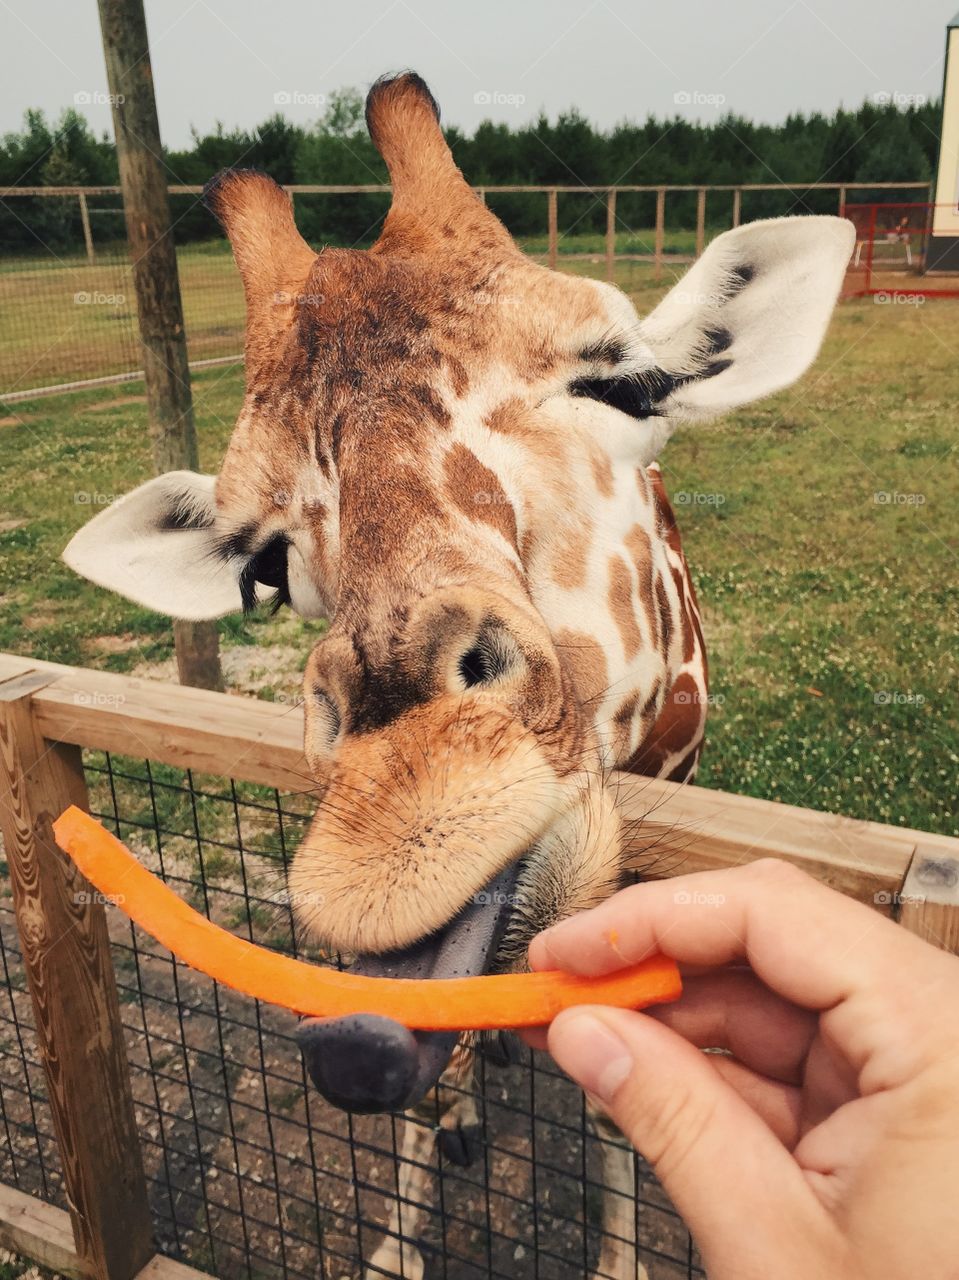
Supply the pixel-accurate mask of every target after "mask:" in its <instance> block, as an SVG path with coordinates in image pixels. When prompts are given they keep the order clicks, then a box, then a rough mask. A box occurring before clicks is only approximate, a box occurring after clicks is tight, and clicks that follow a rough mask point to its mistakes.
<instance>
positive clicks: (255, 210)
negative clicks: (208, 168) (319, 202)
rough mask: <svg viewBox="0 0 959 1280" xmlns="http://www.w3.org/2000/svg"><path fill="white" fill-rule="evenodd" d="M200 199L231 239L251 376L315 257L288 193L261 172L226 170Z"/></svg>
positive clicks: (286, 320) (290, 311)
mask: <svg viewBox="0 0 959 1280" xmlns="http://www.w3.org/2000/svg"><path fill="white" fill-rule="evenodd" d="M203 203H204V204H205V205H206V207H207V208H208V209H209V210H210V212H211V213H212V214H214V216H215V217H216V218H217V219H218V220H219V222H220V223H221V224H222V226H223V229H224V231H225V232H226V234H227V236H228V237H229V240H230V247H231V248H232V250H233V257H234V258H235V259H236V265H237V267H238V268H239V271H240V277H241V279H242V281H243V292H244V293H245V295H246V361H247V372H248V375H249V374H250V373H252V372H255V370H256V369H257V367H258V366H259V365H260V364H261V363H262V362H263V361H264V360H268V359H270V357H271V356H272V355H273V353H274V351H275V348H276V344H277V341H278V340H279V339H280V338H281V337H282V336H283V334H284V333H285V332H286V331H287V329H288V328H289V326H290V323H291V321H292V318H293V315H294V314H295V307H296V303H297V300H298V299H299V298H300V297H301V296H302V295H303V294H304V293H306V292H308V290H307V289H306V288H305V286H306V282H307V279H308V277H309V275H310V272H311V270H312V268H313V264H314V263H315V262H316V256H317V255H316V254H315V253H314V252H313V250H312V249H311V248H310V246H309V245H308V244H307V243H306V241H305V240H304V239H303V237H302V236H301V235H300V233H299V231H297V229H296V223H295V222H294V220H293V204H292V202H291V200H290V197H289V196H288V195H287V193H286V192H285V191H284V190H283V188H282V187H281V186H279V185H278V184H277V183H275V182H274V181H273V179H272V178H270V177H268V176H267V174H265V173H258V172H257V171H256V170H255V169H224V170H223V171H222V172H221V173H218V174H217V175H216V177H214V178H211V179H210V181H209V182H208V183H207V184H206V186H205V187H204V188H203Z"/></svg>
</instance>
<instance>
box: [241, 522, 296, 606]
mask: <svg viewBox="0 0 959 1280" xmlns="http://www.w3.org/2000/svg"><path fill="white" fill-rule="evenodd" d="M289 546H290V540H289V538H287V536H286V535H285V534H283V533H278V534H277V535H276V536H275V537H273V538H271V539H270V541H269V542H268V543H267V544H266V545H265V546H263V547H261V548H260V550H259V551H257V552H256V554H255V555H253V556H251V558H250V559H249V560H248V561H247V562H246V564H245V565H244V566H243V569H242V571H241V573H240V597H241V599H242V600H243V612H244V613H250V612H251V610H253V609H255V608H256V605H257V590H256V589H257V586H258V585H260V586H264V587H273V588H275V591H274V594H273V597H272V599H271V600H270V609H271V611H272V612H273V613H276V611H277V610H278V609H280V608H281V607H282V606H283V605H285V604H289V603H290V584H289V580H288V578H287V551H288V549H289Z"/></svg>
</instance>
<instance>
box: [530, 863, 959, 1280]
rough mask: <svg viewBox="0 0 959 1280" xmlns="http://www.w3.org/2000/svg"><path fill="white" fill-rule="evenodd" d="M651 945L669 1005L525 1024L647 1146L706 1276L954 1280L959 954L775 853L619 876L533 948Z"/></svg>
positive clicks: (607, 967)
mask: <svg viewBox="0 0 959 1280" xmlns="http://www.w3.org/2000/svg"><path fill="white" fill-rule="evenodd" d="M657 950H660V951H663V952H665V953H666V954H667V955H670V956H673V957H674V958H675V959H676V960H677V961H678V962H679V964H680V966H681V967H682V968H683V970H684V973H685V975H686V976H685V992H684V995H683V997H682V999H681V1000H680V1001H679V1002H678V1003H677V1004H675V1005H669V1006H662V1007H660V1008H657V1009H651V1010H649V1011H647V1012H646V1013H633V1012H630V1011H627V1010H615V1009H608V1008H593V1007H590V1008H585V1007H579V1008H576V1009H570V1010H567V1011H566V1012H564V1013H562V1014H560V1015H559V1016H558V1017H557V1018H556V1019H555V1021H554V1022H553V1023H552V1025H551V1026H550V1028H549V1030H548V1033H547V1032H537V1033H534V1034H531V1035H530V1036H529V1037H528V1038H529V1039H530V1040H531V1042H532V1043H535V1044H537V1045H538V1047H543V1046H544V1045H545V1046H546V1047H548V1048H549V1051H550V1053H551V1054H552V1055H553V1057H554V1058H555V1060H556V1062H557V1063H558V1064H559V1065H560V1067H562V1068H563V1069H564V1070H565V1071H566V1072H568V1074H569V1075H571V1076H572V1077H573V1078H574V1079H575V1080H577V1081H578V1082H579V1083H580V1084H581V1085H582V1086H583V1088H584V1089H585V1090H586V1091H587V1092H588V1093H590V1094H591V1095H592V1096H593V1097H594V1098H595V1099H596V1100H597V1101H598V1102H599V1103H600V1105H602V1106H603V1107H604V1109H605V1110H606V1111H607V1112H608V1113H609V1114H610V1116H611V1117H612V1118H613V1120H614V1121H615V1122H616V1123H617V1124H618V1125H619V1127H620V1128H621V1129H622V1131H623V1133H624V1134H625V1135H626V1137H627V1138H629V1140H630V1141H631V1142H632V1143H633V1144H634V1146H636V1147H637V1148H638V1150H639V1151H640V1152H641V1153H642V1155H644V1156H645V1157H646V1159H647V1160H648V1161H649V1162H650V1163H651V1164H652V1166H653V1168H654V1169H655V1171H656V1174H657V1176H658V1177H659V1179H660V1180H661V1182H662V1184H663V1186H664V1187H665V1189H666V1191H667V1193H668V1194H669V1195H670V1197H671V1199H672V1200H673V1203H674V1204H675V1205H676V1208H677V1209H678V1210H679V1212H680V1213H681V1214H682V1215H683V1217H684V1218H685V1220H686V1222H687V1223H688V1225H689V1227H690V1230H691V1231H692V1233H693V1236H694V1238H695V1239H696V1242H697V1244H698V1245H699V1248H700V1250H701V1252H702V1255H703V1259H704V1262H705V1265H706V1270H707V1273H708V1275H709V1276H710V1278H711V1280H733V1278H734V1277H735V1280H819V1278H820V1277H822V1280H847V1278H849V1280H852V1278H854V1277H855V1278H857V1280H858V1278H860V1277H861V1278H862V1280H866V1277H869V1278H870V1280H872V1278H874V1277H876V1276H882V1277H884V1280H898V1278H899V1277H902V1278H903V1280H906V1277H909V1280H912V1278H913V1277H917V1276H921V1277H923V1280H945V1278H946V1277H949V1278H956V1277H959V1216H957V1215H956V1213H955V1211H954V1198H955V1187H956V1186H957V1185H959V960H957V959H956V958H955V957H954V956H951V955H948V954H946V953H945V952H941V951H937V950H936V949H935V948H933V947H932V946H930V945H929V944H927V943H925V942H922V941H921V940H920V939H918V938H916V937H915V936H914V935H913V934H910V933H908V932H907V931H906V930H904V929H902V928H901V927H899V926H898V925H896V924H894V923H892V922H891V921H889V920H886V919H883V918H882V917H881V916H880V915H878V914H877V913H876V912H874V911H871V910H870V909H869V908H867V907H865V906H862V905H860V904H859V903H856V902H852V901H850V900H848V899H846V898H844V897H842V896H841V895H840V894H838V893H835V892H834V891H832V890H830V889H827V888H825V887H823V886H822V885H820V884H818V883H817V882H816V881H814V880H812V879H811V878H809V877H808V876H806V875H805V874H804V873H802V872H801V871H798V870H796V869H795V868H794V867H791V866H789V865H788V864H786V863H782V862H775V861H772V860H767V861H761V862H757V863H754V864H752V865H751V866H748V867H743V868H737V869H734V870H729V871H718V872H710V873H705V874H702V875H691V876H683V877H679V878H676V879H673V880H669V881H659V882H653V883H646V884H641V885H636V886H634V887H633V888H630V889H626V890H624V891H623V892H622V893H619V894H617V895H616V896H615V897H613V898H611V899H609V900H608V901H607V902H605V903H603V904H602V905H601V906H599V907H595V908H594V909H593V910H591V911H587V912H584V913H582V914H581V915H578V916H575V917H573V918H571V919H570V920H567V921H564V922H563V923H562V924H559V925H556V926H554V927H553V928H551V929H549V930H547V931H546V932H545V933H544V934H541V935H540V936H539V937H538V938H536V939H534V941H533V943H532V944H531V946H530V963H531V965H532V967H533V968H534V969H555V968H559V969H564V970H567V971H568V972H571V973H579V974H601V973H610V972H612V971H614V970H615V969H618V968H622V967H623V966H625V965H628V964H632V963H634V962H636V961H638V960H641V959H642V958H643V957H644V956H647V955H649V954H650V953H651V952H653V951H657ZM706 1047H709V1048H719V1049H723V1050H726V1051H727V1055H728V1056H722V1055H719V1054H710V1055H706V1054H703V1053H701V1052H699V1051H698V1050H699V1049H702V1048H706Z"/></svg>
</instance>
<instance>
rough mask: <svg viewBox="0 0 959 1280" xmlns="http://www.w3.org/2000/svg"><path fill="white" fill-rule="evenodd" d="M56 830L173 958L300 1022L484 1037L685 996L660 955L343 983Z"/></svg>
mask: <svg viewBox="0 0 959 1280" xmlns="http://www.w3.org/2000/svg"><path fill="white" fill-rule="evenodd" d="M53 830H54V834H55V835H56V838H57V843H58V844H59V845H60V847H61V848H62V849H63V850H64V851H65V852H66V853H68V854H69V855H70V857H71V858H72V859H73V861H74V862H75V863H76V865H77V867H78V868H79V870H80V871H81V872H82V874H83V875H84V876H86V878H87V879H88V880H89V881H90V883H91V884H92V885H93V886H94V887H95V888H96V889H99V891H100V892H101V893H102V894H103V895H104V896H105V897H107V898H109V900H110V901H112V902H115V903H116V905H117V906H118V907H119V908H120V910H121V911H123V912H124V913H125V914H126V915H128V916H129V917H130V919H131V920H133V921H134V922H135V923H136V924H138V925H140V926H141V927H142V928H143V929H145V930H146V931H147V933H149V934H151V935H152V936H153V937H154V938H156V940H157V941H158V942H159V943H161V944H162V945H163V946H164V947H166V948H167V949H168V950H169V951H172V952H173V954H174V955H176V956H179V958H180V959H181V960H183V961H184V962H185V963H186V964H188V965H190V966H191V967H192V968H194V969H199V970H200V972H201V973H205V974H207V975H208V976H209V977H211V978H214V979H215V980H216V981H217V982H221V983H223V984H224V985H225V986H228V987H232V988H234V990H236V991H241V992H243V993H244V994H245V995H248V996H254V997H255V998H256V999H257V1000H265V1001H267V1002H268V1003H269V1004H278V1005H282V1006H283V1007H284V1008H287V1009H292V1010H294V1011H295V1012H296V1013H301V1014H310V1015H312V1016H314V1017H321V1018H328V1017H330V1018H332V1017H341V1016H343V1015H344V1014H353V1013H378V1014H382V1015H383V1016H384V1017H387V1018H393V1019H394V1020H395V1021H397V1022H400V1023H402V1024H403V1025H404V1026H406V1027H409V1028H411V1029H413V1030H420V1031H482V1030H492V1029H495V1028H499V1027H534V1026H542V1025H543V1024H545V1023H548V1022H551V1021H552V1019H553V1018H555V1017H556V1015H557V1014H558V1013H559V1012H560V1010H562V1009H568V1008H569V1007H570V1006H571V1005H576V1004H607V1005H613V1006H616V1007H618V1008H624V1009H639V1008H643V1007H644V1006H646V1005H651V1004H663V1003H665V1002H667V1001H669V1000H675V999H677V997H678V996H679V995H680V993H681V991H682V983H681V981H680V977H679V970H678V969H677V968H676V963H675V961H673V960H670V959H669V958H668V957H666V956H662V955H656V956H650V957H649V959H647V960H643V961H642V962H641V963H640V964H637V965H633V966H632V967H631V968H629V969H622V970H620V971H619V972H618V973H614V974H611V975H610V976H608V977H602V978H581V977H576V976H575V975H573V974H567V973H560V972H559V971H555V972H549V973H521V974H494V975H490V976H487V977H481V978H427V979H413V978H368V977H363V976H362V975H360V974H351V973H340V972H338V971H337V970H335V969H331V968H326V967H324V966H322V965H314V964H307V963H305V962H304V961H302V960H294V959H292V958H291V957H290V956H283V955H278V954H277V953H276V952H273V951H267V950H266V948H264V947H259V946H256V945H255V944H254V943H252V942H247V941H245V940H244V939H243V938H237V937H236V936H235V935H234V934H232V933H227V932H226V930H225V929H221V928H220V927H219V926H218V925H215V924H213V923H212V922H211V921H210V920H207V918H206V917H205V916H202V915H200V913H199V912H198V911H194V910H193V908H192V907H191V906H189V905H188V904H187V903H186V902H184V901H183V899H182V898H180V897H178V896H177V894H175V893H174V892H173V890H172V889H169V888H167V886H166V885H165V884H164V883H163V882H162V880H159V879H158V878H157V877H156V876H155V875H153V873H152V872H151V871H148V870H147V869H146V867H144V866H141V864H140V863H139V862H138V861H137V859H136V858H135V857H134V856H133V854H132V853H130V851H129V850H128V849H127V848H126V847H125V846H124V845H123V844H121V842H120V841H119V840H117V838H116V837H115V836H113V835H111V834H110V833H109V832H108V831H105V830H104V828H103V827H102V826H101V825H100V823H99V822H97V821H96V820H95V819H94V818H91V817H90V815H89V814H88V813H84V812H83V810H82V809H78V808H77V807H76V806H75V805H71V806H70V808H69V809H66V810H65V811H64V812H63V813H62V814H61V815H60V817H59V818H58V819H57V820H56V822H55V823H54V824H53Z"/></svg>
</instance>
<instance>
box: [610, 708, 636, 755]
mask: <svg viewBox="0 0 959 1280" xmlns="http://www.w3.org/2000/svg"><path fill="white" fill-rule="evenodd" d="M638 706H639V694H638V693H631V694H630V695H629V697H628V698H626V699H625V700H624V701H623V702H621V703H620V704H619V706H618V707H617V708H616V711H615V712H614V713H613V751H614V752H615V758H616V759H617V760H622V759H623V758H624V757H625V756H626V755H627V753H628V752H629V744H630V740H631V737H632V730H633V718H634V716H635V715H636V708H637V707H638Z"/></svg>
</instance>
